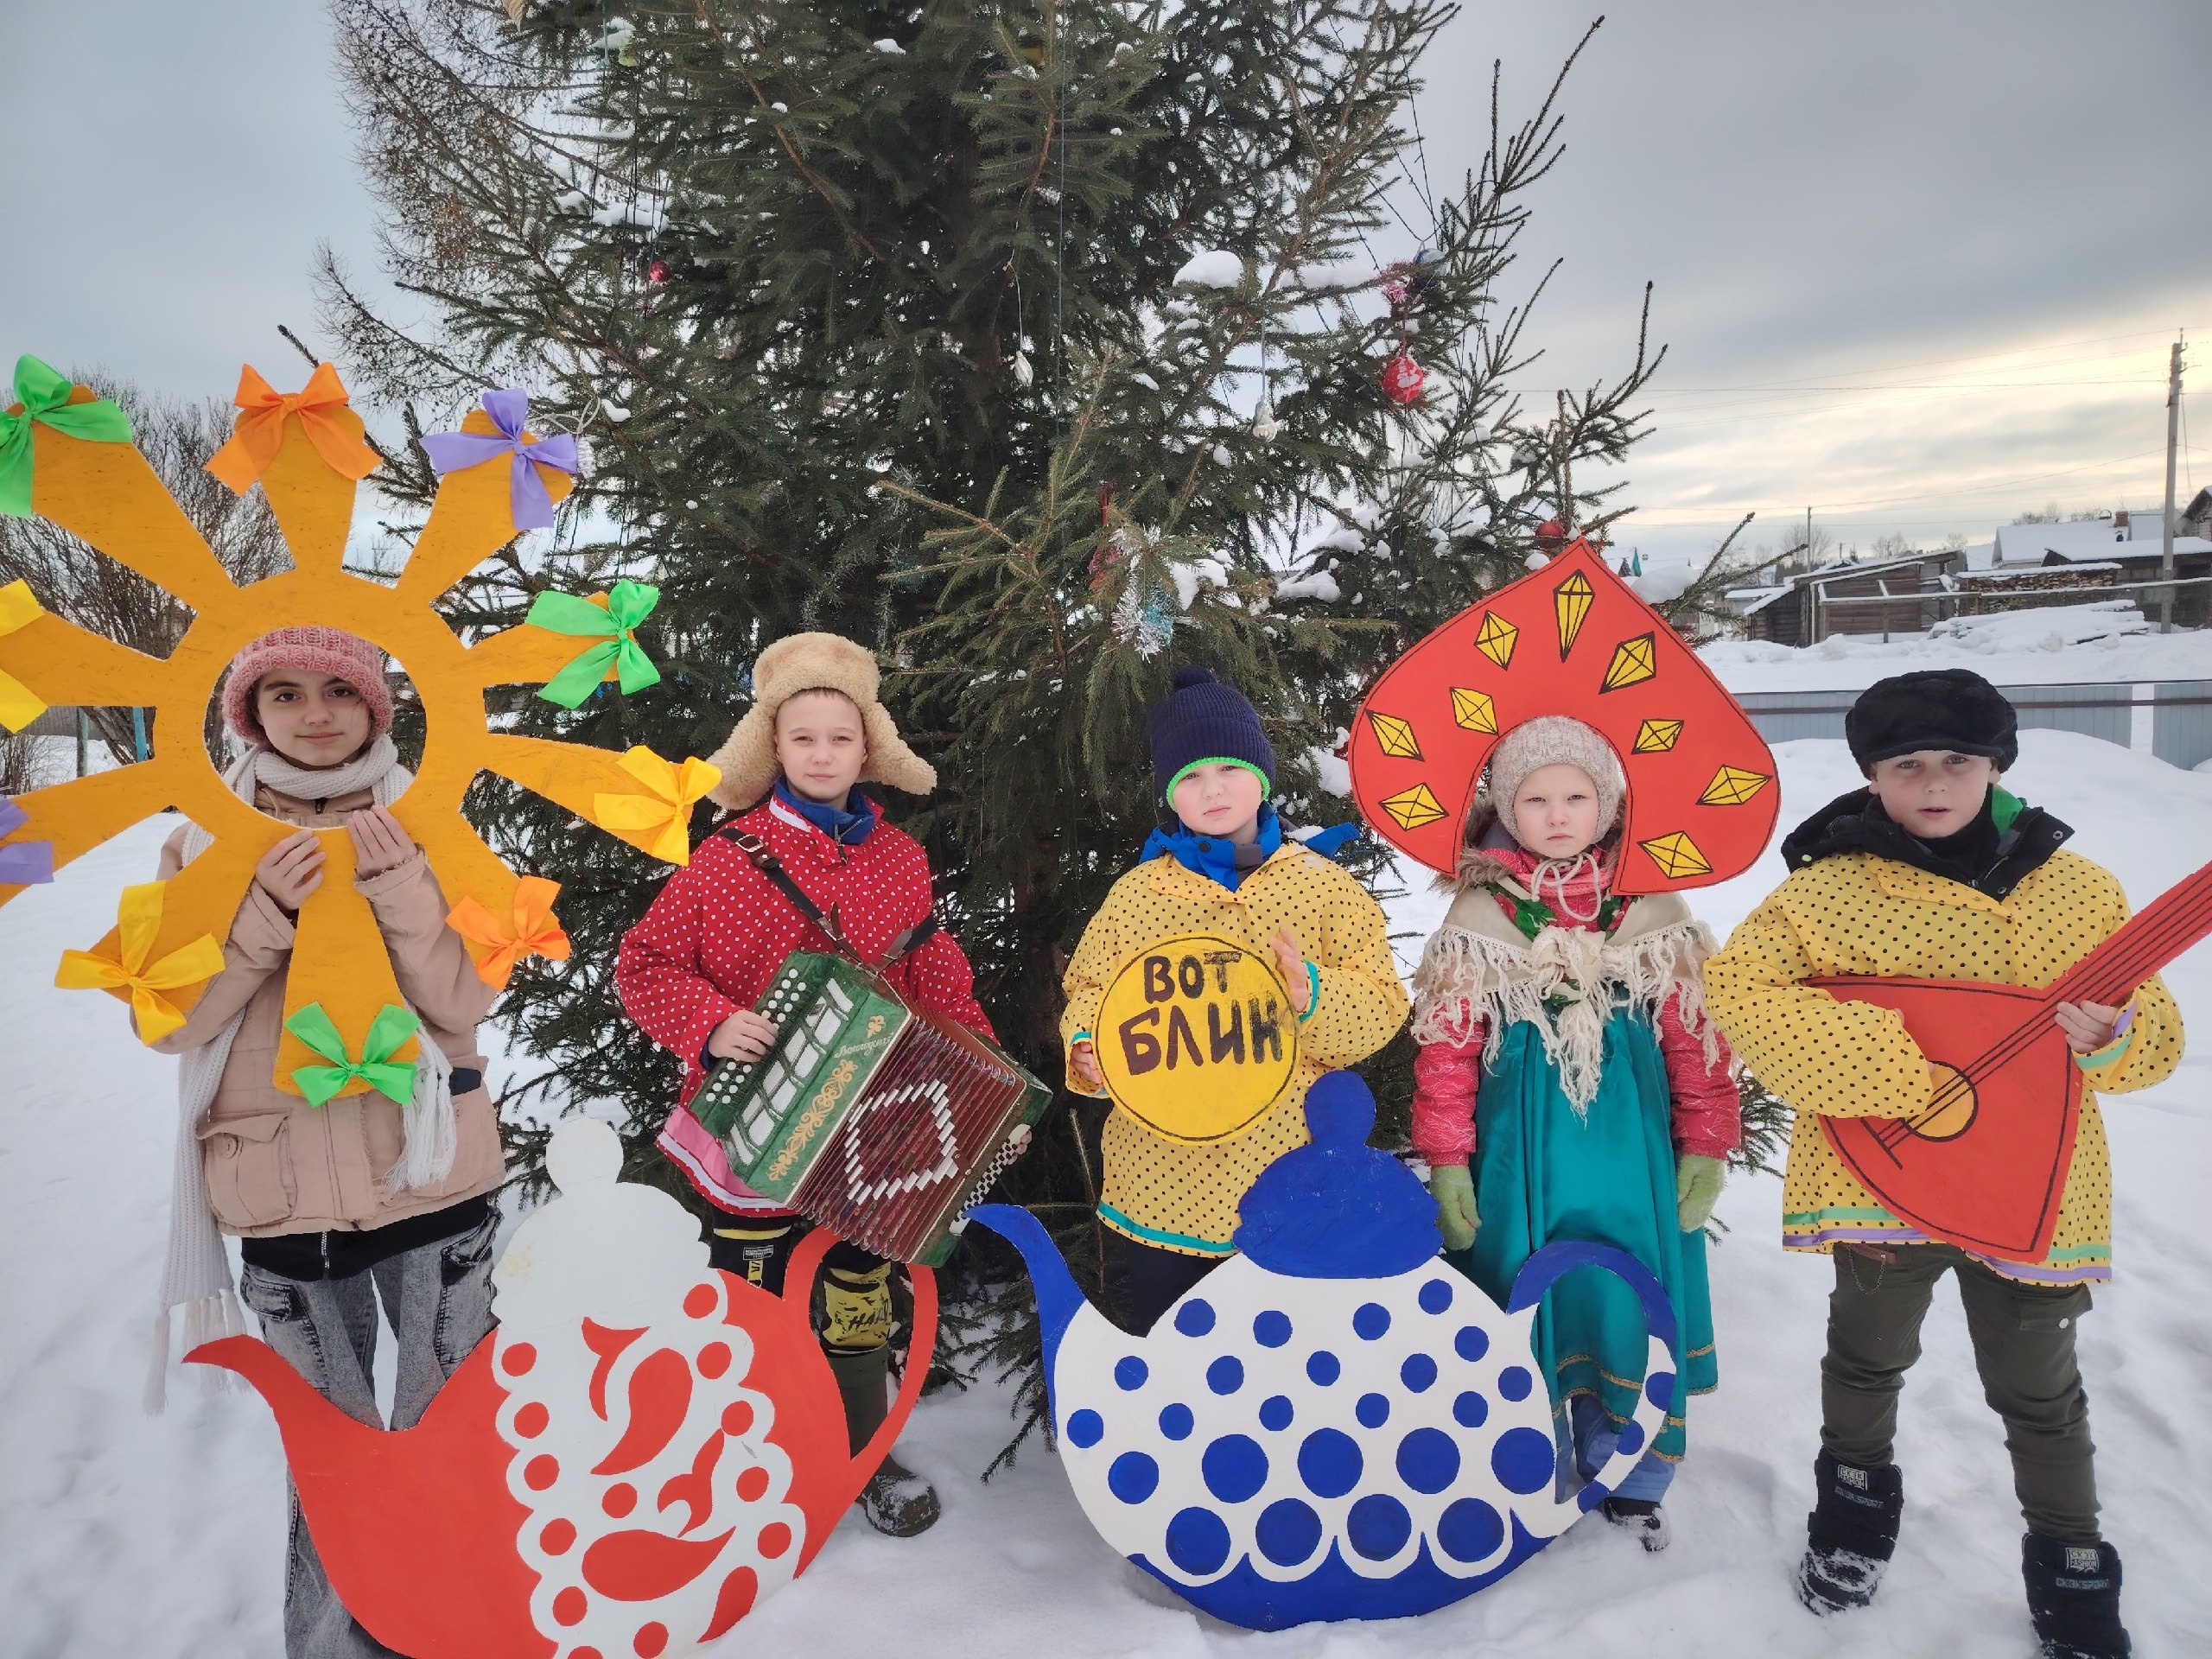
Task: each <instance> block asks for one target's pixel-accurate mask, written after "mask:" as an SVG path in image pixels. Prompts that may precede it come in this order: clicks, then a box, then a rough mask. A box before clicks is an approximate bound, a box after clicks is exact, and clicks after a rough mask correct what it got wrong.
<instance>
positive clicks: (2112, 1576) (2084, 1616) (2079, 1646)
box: [2020, 1532, 2129, 1659]
mask: <svg viewBox="0 0 2212 1659" xmlns="http://www.w3.org/2000/svg"><path fill="white" fill-rule="evenodd" d="M2020 1576H2021V1577H2022V1578H2024V1579H2025V1580H2027V1584H2028V1617H2029V1618H2031V1619H2032V1620H2034V1621H2035V1627H2036V1639H2037V1641H2039V1642H2041V1643H2043V1659H2126V1656H2127V1654H2128V1651H2129V1648H2128V1641H2127V1630H2126V1627H2125V1626H2123V1625H2122V1624H2120V1552H2119V1551H2118V1550H2116V1549H2114V1548H2113V1547H2112V1546H2111V1545H2110V1544H2062V1543H2059V1542H2058V1541H2056V1540H2055V1539H2050V1538H2039V1537H2037V1535H2035V1534H2034V1533H2032V1532H2031V1533H2029V1534H2028V1535H2026V1536H2025V1537H2024V1538H2022V1539H2021V1540H2020Z"/></svg>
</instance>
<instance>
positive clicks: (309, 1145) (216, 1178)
mask: <svg viewBox="0 0 2212 1659" xmlns="http://www.w3.org/2000/svg"><path fill="white" fill-rule="evenodd" d="M254 804H255V805H257V807H259V808H260V809H261V810H262V811H264V812H266V813H268V814H269V815H270V817H276V818H283V819H284V820H286V821H287V822H289V823H297V824H302V825H305V826H307V827H308V828H311V829H334V828H337V827H340V826H341V825H343V824H344V823H345V822H346V817H347V815H348V814H350V813H353V812H357V811H359V810H361V809H362V808H364V807H366V806H369V805H372V804H373V803H372V800H371V798H370V795H369V791H366V790H360V791H356V792H355V793H353V794H351V795H342V796H339V797H336V798H333V799H330V800H326V801H322V802H311V801H302V800H296V799H294V798H292V797H290V796H289V795H282V794H279V793H277V791H274V790H271V789H270V788H268V787H266V786H265V785H264V786H263V787H262V788H261V790H260V791H259V793H258V796H257V798H256V800H255V803H254ZM318 805H320V806H321V809H322V810H321V811H317V810H315V809H316V807H317V806H318ZM184 837H185V831H184V830H183V829H178V830H177V831H176V833H175V834H174V835H172V836H170V837H169V838H168V842H166V843H165V844H164V845H163V846H162V861H161V878H162V880H168V879H169V878H170V877H171V876H173V875H175V874H176V873H177V871H178V870H179V869H180V868H181V867H182V865H183V862H184ZM354 887H356V888H357V889H358V890H359V893H360V894H361V896H362V897H363V898H365V899H367V900H368V901H369V905H370V906H371V908H372V909H373V910H374V911H375V912H376V918H377V925H378V927H379V928H380V929H381V930H382V931H383V933H384V939H385V949H386V950H388V951H390V953H391V964H392V969H393V972H394V974H395V975H396V976H397V979H398V981H399V988H400V991H401V993H402V994H403V995H405V997H406V998H407V1001H408V1002H409V1003H410V1005H411V1006H412V1007H414V1009H415V1012H416V1014H419V1015H420V1016H421V1017H422V1020H423V1027H424V1028H425V1034H426V1035H428V1036H429V1038H430V1039H432V1040H434V1041H435V1043H436V1044H437V1046H438V1047H439V1049H440V1050H441V1051H442V1052H443V1053H444V1054H445V1055H446V1057H447V1058H448V1059H450V1060H451V1061H452V1063H453V1064H454V1066H455V1067H456V1068H469V1069H474V1070H475V1071H478V1072H481V1071H483V1068H484V1057H483V1056H482V1055H481V1054H480V1053H479V1052H477V1048H476V1022H477V1021H478V1020H481V1019H482V1018H483V1017H484V1015H485V1014H486V1011H488V1010H489V1009H490V1007H491V1006H492V1000H493V997H494V996H495V995H498V993H496V992H495V991H493V988H491V987H490V986H489V985H486V983H485V982H483V980H481V979H480V978H479V977H478V976H477V973H476V968H475V964H474V963H472V962H471V961H470V960H469V957H468V952H467V949H466V948H465V947H464V946H463V945H462V944H461V938H460V936H459V935H457V934H456V933H454V931H453V930H452V929H451V928H449V927H448V926H447V925H446V923H445V916H446V909H447V906H446V902H445V899H443V897H442V896H441V895H440V893H439V892H438V884H437V879H436V878H435V876H433V875H432V874H430V867H429V861H427V860H425V859H424V858H423V855H422V854H421V853H419V852H417V853H416V855H414V856H413V857H412V858H410V859H409V860H408V861H406V862H405V863H404V864H402V865H400V866H399V867H398V868H396V869H391V870H387V871H385V873H384V874H381V875H377V876H372V877H370V878H368V879H366V880H357V881H356V882H355V883H354ZM291 951H292V922H291V919H290V918H289V917H287V916H286V915H285V914H284V912H283V909H282V908H280V907H279V906H277V902H276V900H274V899H271V898H270V896H269V895H268V894H267V893H264V892H263V891H262V890H261V888H260V887H258V886H253V887H248V888H247V889H246V894H245V900H244V901H243V902H242V903H241V904H240V905H239V906H238V917H237V919H236V920H234V921H233V922H232V924H231V936H230V938H229V939H228V940H226V942H225V944H224V945H223V960H224V964H225V965H224V969H223V971H222V972H221V973H219V974H218V975H217V976H215V977H214V978H213V980H210V981H209V982H208V984H207V990H206V991H205V992H204V993H203V994H202V995H201V996H200V1001H198V1002H196V1003H195V1004H194V1005H193V1009H192V1014H191V1016H190V1018H188V1020H186V1021H185V1022H184V1024H183V1026H182V1027H180V1028H179V1029H178V1030H176V1031H175V1032H173V1033H170V1034H169V1035H168V1037H165V1038H163V1039H162V1041H161V1042H160V1043H158V1044H156V1047H158V1048H159V1049H160V1050H161V1051H162V1052H163V1053H166V1054H181V1053H182V1052H184V1051H185V1050H187V1049H190V1048H197V1047H199V1046H200V1045H201V1044H202V1043H206V1042H209V1041H212V1040H213V1039H214V1038H215V1037H216V1036H217V1035H218V1034H219V1033H220V1032H221V1031H222V1029H223V1027H225V1026H226V1025H227V1024H228V1023H229V1022H230V1020H231V1017H232V1015H233V1014H237V1013H238V1010H239V1009H241V1008H243V1009H245V1023H244V1024H243V1025H241V1026H240V1027H238V1039H237V1041H236V1042H235V1043H233V1044H232V1047H231V1058H230V1062H229V1064H228V1065H226V1066H225V1067H224V1068H223V1077H222V1081H221V1083H220V1084H219V1085H218V1086H217V1088H216V1091H215V1099H214V1103H213V1105H212V1106H211V1107H210V1108H209V1109H208V1111H207V1116H206V1117H204V1118H203V1119H201V1121H200V1150H201V1154H202V1158H201V1165H200V1166H201V1169H202V1171H203V1173H205V1175H206V1178H207V1204H208V1207H209V1208H210V1209H211V1210H213V1211H214V1214H215V1220H216V1222H217V1224H219V1226H220V1227H221V1228H222V1230H224V1231H225V1232H226V1233H238V1234H242V1235H248V1236H269V1235H273V1234H278V1233H319V1232H328V1231H334V1230H342V1229H351V1228H361V1229H366V1228H372V1227H381V1226H384V1225H385V1224H386V1223H388V1222H394V1221H399V1220H402V1219H404V1217H409V1216H415V1215H421V1214H423V1212H424V1211H431V1210H441V1209H443V1208H444V1207H445V1206H446V1205H449V1204H454V1203H457V1202H458V1201H460V1200H461V1199H462V1198H473V1197H474V1196H475V1195H476V1194H477V1193H480V1192H490V1191H492V1190H493V1188H494V1187H497V1186H498V1185H499V1184H500V1182H501V1181H502V1180H503V1179H505V1164H504V1160H503V1157H502V1154H501V1153H500V1149H499V1122H498V1118H497V1115H496V1113H495V1111H494V1109H493V1104H492V1097H491V1096H490V1094H489V1093H488V1092H487V1091H486V1090H485V1089H484V1088H483V1087H482V1085H481V1084H479V1086H478V1087H476V1088H474V1089H473V1090H468V1091H467V1093H465V1094H464V1093H461V1092H460V1091H458V1090H456V1091H455V1092H454V1113H455V1115H456V1116H457V1118H458V1120H459V1127H460V1147H459V1150H458V1151H457V1153H456V1154H455V1155H454V1165H453V1173H452V1174H451V1175H449V1176H448V1178H447V1179H446V1180H445V1181H444V1183H443V1184H442V1185H439V1186H436V1187H434V1188H432V1189H430V1190H429V1191H428V1192H413V1191H410V1192H399V1193H395V1192H391V1190H390V1189H389V1188H387V1187H386V1186H385V1185H384V1184H383V1182H382V1181H381V1180H379V1179H378V1177H379V1175H381V1174H382V1173H383V1172H384V1171H385V1170H388V1169H390V1168H391V1166H392V1165H393V1164H394V1163H396V1162H397V1160H398V1158H399V1154H400V1146H401V1135H400V1122H401V1118H400V1108H399V1106H398V1104H397V1103H396V1102H394V1101H391V1100H388V1099H386V1098H385V1096H383V1095H380V1094H378V1093H376V1092H374V1091H373V1090H372V1091H371V1092H369V1093H366V1094H359V1095H346V1096H341V1097H340V1098H337V1099H334V1100H332V1101H330V1102H329V1103H327V1104H326V1105H322V1106H309V1105H308V1103H307V1101H306V1100H305V1099H304V1098H302V1096H298V1095H295V1094H290V1093H287V1092H286V1091H284V1090H280V1089H278V1088H277V1085H276V1084H275V1082H274V1080H273V1079H274V1076H275V1072H276V1068H277V1041H278V1039H279V1037H280V1036H281V1035H282V1033H283V1022H284V973H285V969H286V967H287V965H288V964H289V959H290V957H291Z"/></svg>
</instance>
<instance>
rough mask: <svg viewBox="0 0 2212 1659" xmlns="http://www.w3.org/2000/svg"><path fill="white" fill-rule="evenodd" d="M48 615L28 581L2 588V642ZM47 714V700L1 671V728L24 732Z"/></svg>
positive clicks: (0, 601) (6, 672) (0, 590)
mask: <svg viewBox="0 0 2212 1659" xmlns="http://www.w3.org/2000/svg"><path fill="white" fill-rule="evenodd" d="M45 614H46V611H45V607H42V606H41V605H40V603H39V602H38V599H37V597H36V595H35V594H33V593H32V592H31V585H30V583H29V582H10V583H9V584H8V585H7V586H6V587H5V588H0V639H5V638H7V636H8V635H10V634H11V633H13V632H15V631H16V629H17V628H20V627H22V626H25V625H26V624H29V623H32V622H35V621H37V620H39V618H41V616H44V615H45ZM45 712H46V699H45V698H43V697H41V696H39V694H38V693H37V692H35V691H34V690H31V689H30V687H29V686H28V685H25V684H24V683H22V681H21V680H19V679H17V678H16V677H15V676H14V675H12V674H10V673H9V672H8V671H7V670H5V669H0V726H5V727H6V728H8V729H9V730H10V731H11V732H20V731H22V729H23V728H24V727H26V726H28V725H29V724H30V723H31V721H35V720H36V719H37V718H38V717H39V716H40V715H42V714H44V713H45Z"/></svg>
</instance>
